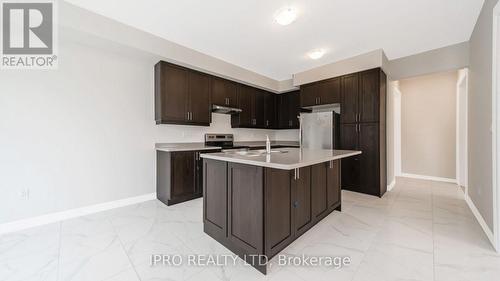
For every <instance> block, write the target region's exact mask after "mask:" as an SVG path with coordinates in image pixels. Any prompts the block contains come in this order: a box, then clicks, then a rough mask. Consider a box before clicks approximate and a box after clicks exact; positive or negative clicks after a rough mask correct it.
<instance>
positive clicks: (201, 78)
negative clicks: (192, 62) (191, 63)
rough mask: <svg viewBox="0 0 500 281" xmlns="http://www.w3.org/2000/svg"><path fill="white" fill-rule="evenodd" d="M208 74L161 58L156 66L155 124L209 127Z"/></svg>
mask: <svg viewBox="0 0 500 281" xmlns="http://www.w3.org/2000/svg"><path fill="white" fill-rule="evenodd" d="M209 85H210V76H208V75H206V74H204V73H201V72H197V71H194V70H191V69H187V68H184V67H181V66H177V65H174V64H170V63H167V62H164V61H160V62H158V63H157V64H156V65H155V120H156V124H184V125H200V126H209V125H210V121H211V119H210V118H211V113H210V111H211V110H210V88H209Z"/></svg>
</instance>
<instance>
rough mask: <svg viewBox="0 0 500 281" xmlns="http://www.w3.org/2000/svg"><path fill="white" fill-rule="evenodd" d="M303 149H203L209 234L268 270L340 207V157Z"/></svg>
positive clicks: (337, 152)
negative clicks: (270, 263)
mask: <svg viewBox="0 0 500 281" xmlns="http://www.w3.org/2000/svg"><path fill="white" fill-rule="evenodd" d="M360 153H361V152H360V151H353V150H312V149H300V148H284V149H274V150H272V151H271V153H269V154H268V153H266V151H265V150H257V151H233V152H228V153H223V152H221V153H209V154H201V155H200V156H201V157H202V158H203V227H204V231H205V233H207V234H208V235H210V236H211V237H212V238H214V239H215V240H217V241H218V242H220V243H221V244H223V245H224V246H225V247H227V248H228V249H230V250H231V251H232V252H233V253H235V254H237V255H238V256H240V257H241V258H242V259H244V260H245V261H246V262H248V263H249V264H251V265H252V266H253V267H255V268H256V269H258V270H259V271H261V272H262V273H264V274H266V272H267V261H269V260H271V258H272V257H273V256H275V255H276V254H278V253H279V252H280V251H281V250H283V249H284V248H285V247H286V246H288V245H289V244H290V243H292V242H293V241H294V240H295V239H297V238H298V237H299V236H301V235H302V234H304V233H305V232H306V231H307V230H309V229H310V228H311V227H312V226H314V225H315V224H316V223H317V222H319V221H320V220H322V219H323V218H324V217H326V216H327V215H328V214H330V213H331V212H332V211H334V210H338V211H340V210H341V193H340V169H341V167H340V159H342V158H346V157H350V156H354V155H357V154H360Z"/></svg>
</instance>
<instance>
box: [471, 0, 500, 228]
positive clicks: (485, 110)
mask: <svg viewBox="0 0 500 281" xmlns="http://www.w3.org/2000/svg"><path fill="white" fill-rule="evenodd" d="M497 3H498V0H485V1H484V4H483V9H482V10H481V14H480V15H479V18H478V20H477V23H476V26H475V27H474V31H473V32H472V36H471V39H470V66H469V100H468V104H469V108H468V109H469V114H468V122H469V126H468V128H469V138H468V157H469V175H468V179H469V188H468V192H469V196H470V199H471V200H472V202H473V203H474V205H475V206H476V207H477V209H478V211H479V213H480V214H481V216H482V218H483V219H484V221H486V223H487V225H488V228H489V229H490V231H492V229H493V227H494V222H493V221H494V218H493V217H494V215H493V212H494V208H493V199H492V198H493V182H492V181H493V175H492V171H493V159H492V154H493V151H492V132H491V126H492V106H491V104H492V79H493V78H492V77H493V75H492V73H493V8H494V7H495V5H496V4H497Z"/></svg>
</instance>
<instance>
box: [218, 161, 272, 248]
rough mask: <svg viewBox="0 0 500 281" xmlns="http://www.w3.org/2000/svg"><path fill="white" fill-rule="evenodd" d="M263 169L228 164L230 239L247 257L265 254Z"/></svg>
mask: <svg viewBox="0 0 500 281" xmlns="http://www.w3.org/2000/svg"><path fill="white" fill-rule="evenodd" d="M262 179H263V168H262V167H257V166H252V165H243V164H237V163H228V193H227V197H228V198H227V200H228V238H229V240H230V241H231V242H232V243H233V244H234V245H236V246H237V247H239V248H241V249H243V250H244V252H245V253H248V254H262V253H263V251H264V241H263V240H264V235H263V233H264V232H263V231H264V229H263V227H264V205H263V204H264V196H263V190H264V188H263V184H264V183H263V180H262Z"/></svg>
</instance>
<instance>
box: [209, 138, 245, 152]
mask: <svg viewBox="0 0 500 281" xmlns="http://www.w3.org/2000/svg"><path fill="white" fill-rule="evenodd" d="M205 145H208V146H218V147H222V152H226V151H234V150H248V149H249V147H248V146H235V145H234V136H233V135H232V134H205Z"/></svg>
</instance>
